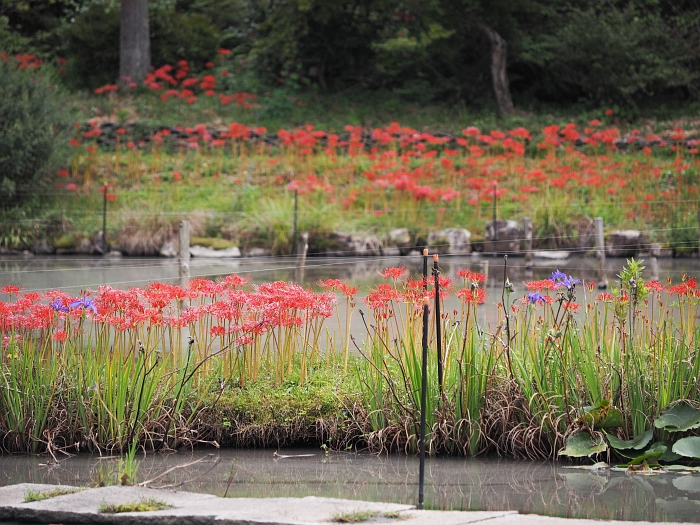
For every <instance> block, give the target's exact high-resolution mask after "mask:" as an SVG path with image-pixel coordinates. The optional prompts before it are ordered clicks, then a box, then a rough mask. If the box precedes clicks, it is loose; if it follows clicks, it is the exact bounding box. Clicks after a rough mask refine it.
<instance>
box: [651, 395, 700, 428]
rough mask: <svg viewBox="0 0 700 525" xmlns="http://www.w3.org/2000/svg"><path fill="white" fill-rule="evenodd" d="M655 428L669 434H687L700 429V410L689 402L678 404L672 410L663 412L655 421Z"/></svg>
mask: <svg viewBox="0 0 700 525" xmlns="http://www.w3.org/2000/svg"><path fill="white" fill-rule="evenodd" d="M654 426H655V427H656V428H661V429H663V430H667V431H668V432H685V431H686V430H691V429H693V428H699V427H700V410H698V409H697V408H695V407H694V406H693V405H691V404H690V403H688V402H682V403H678V404H677V405H674V406H673V407H672V408H671V409H669V410H666V411H664V412H661V415H660V416H659V417H657V418H656V419H655V420H654Z"/></svg>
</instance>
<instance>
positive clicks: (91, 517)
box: [0, 483, 644, 525]
mask: <svg viewBox="0 0 700 525" xmlns="http://www.w3.org/2000/svg"><path fill="white" fill-rule="evenodd" d="M55 488H57V486H55V485H36V484H29V483H23V484H20V485H10V486H7V487H0V525H7V524H14V523H51V524H58V523H62V524H85V525H87V524H95V525H96V524H105V525H107V524H109V525H136V524H145V525H149V524H153V525H156V524H157V525H312V524H313V525H318V524H324V523H328V524H330V523H337V522H338V518H339V517H341V516H343V515H345V516H346V517H349V516H350V515H351V514H352V513H356V514H355V515H354V517H355V518H357V517H359V516H360V514H359V513H366V514H365V517H367V516H368V519H366V520H365V521H363V522H358V523H396V524H397V525H433V524H437V525H463V524H464V525H466V524H471V523H477V522H488V525H491V524H493V525H495V524H499V525H501V524H502V525H567V524H568V525H572V523H571V522H572V520H567V519H563V518H549V517H544V516H537V515H533V514H518V513H517V512H460V511H435V510H416V509H415V508H414V507H413V506H410V505H398V504H394V503H376V502H369V501H355V500H343V499H331V498H317V497H307V498H219V497H217V496H212V495H209V494H195V493H191V492H178V491H174V490H161V489H150V488H144V487H102V488H93V489H85V490H81V491H79V492H75V493H73V494H66V495H63V496H55V497H53V498H49V499H45V500H42V501H36V502H32V503H24V496H25V494H26V493H27V491H28V490H31V491H33V492H44V491H49V490H52V489H55ZM64 488H65V487H64ZM151 498H154V499H157V500H159V501H162V502H164V503H167V504H169V505H171V507H170V508H168V509H165V510H160V511H150V512H128V513H120V514H106V513H101V512H99V508H100V506H101V505H102V504H125V503H137V502H139V501H144V500H148V499H151ZM387 513H389V514H387ZM607 523H609V524H610V525H618V524H619V525H621V524H625V523H629V524H632V523H635V524H637V525H639V524H642V523H644V522H621V521H617V522H616V521H611V522H607ZM593 524H597V525H600V522H596V521H594V520H575V522H574V524H573V525H593Z"/></svg>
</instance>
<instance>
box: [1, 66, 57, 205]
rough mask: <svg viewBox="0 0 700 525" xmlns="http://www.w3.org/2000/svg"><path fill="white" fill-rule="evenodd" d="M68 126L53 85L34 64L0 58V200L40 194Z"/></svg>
mask: <svg viewBox="0 0 700 525" xmlns="http://www.w3.org/2000/svg"><path fill="white" fill-rule="evenodd" d="M65 129H66V119H65V116H64V114H63V112H62V110H61V109H60V97H59V96H58V95H57V93H56V90H55V88H52V87H51V85H50V84H49V83H48V81H47V80H46V79H45V78H44V77H43V76H42V75H41V73H40V72H39V71H38V70H37V69H35V68H34V67H33V66H29V67H27V68H25V69H22V68H20V67H18V64H17V62H15V61H14V60H8V61H7V62H4V61H0V201H2V203H3V206H4V207H8V206H11V205H17V204H21V203H22V202H23V201H25V200H26V199H27V198H28V197H30V196H32V195H33V194H36V193H37V190H38V189H39V187H38V185H40V184H41V182H42V181H41V177H42V175H43V174H45V172H46V170H47V168H48V167H50V166H51V163H52V161H53V160H54V158H53V157H54V154H55V152H56V150H57V145H58V143H59V142H58V137H59V135H60V134H61V133H62V132H63V131H65Z"/></svg>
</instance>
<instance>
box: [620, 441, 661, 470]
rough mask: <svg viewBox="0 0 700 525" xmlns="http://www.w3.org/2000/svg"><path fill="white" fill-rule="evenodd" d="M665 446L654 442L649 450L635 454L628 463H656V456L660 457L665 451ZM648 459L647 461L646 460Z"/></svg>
mask: <svg viewBox="0 0 700 525" xmlns="http://www.w3.org/2000/svg"><path fill="white" fill-rule="evenodd" d="M666 450H667V449H666V446H665V445H660V444H659V443H654V444H653V445H652V446H651V447H650V448H649V450H647V451H646V452H644V454H642V455H640V456H637V457H636V458H634V459H633V460H632V461H630V462H629V463H628V465H630V466H632V465H641V464H642V463H649V464H658V463H659V462H658V458H660V457H661V456H662V455H663V454H664V452H666ZM647 460H649V461H647Z"/></svg>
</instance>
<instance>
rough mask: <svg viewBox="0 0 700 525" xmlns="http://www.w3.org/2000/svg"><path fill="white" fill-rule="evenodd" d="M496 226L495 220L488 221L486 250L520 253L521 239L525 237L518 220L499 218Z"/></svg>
mask: <svg viewBox="0 0 700 525" xmlns="http://www.w3.org/2000/svg"><path fill="white" fill-rule="evenodd" d="M495 226H496V227H495V228H494V221H489V222H487V223H486V232H485V238H486V242H485V243H484V252H490V253H505V254H512V253H520V241H521V240H522V239H523V237H524V235H523V229H522V228H521V227H520V224H518V222H517V221H504V220H502V219H498V220H497V221H496V224H495ZM494 230H495V232H494ZM494 239H495V241H494Z"/></svg>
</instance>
